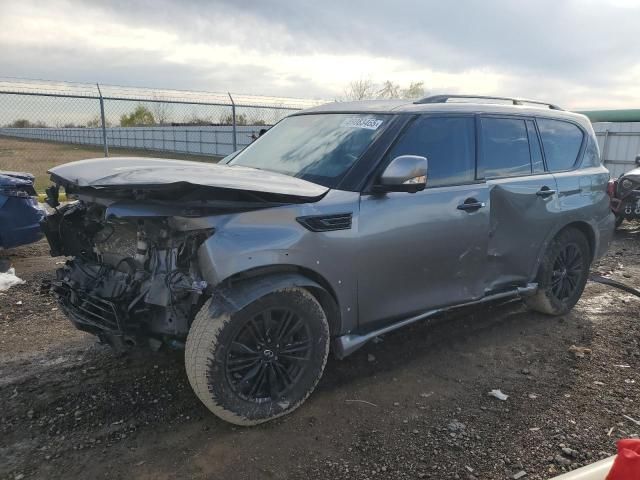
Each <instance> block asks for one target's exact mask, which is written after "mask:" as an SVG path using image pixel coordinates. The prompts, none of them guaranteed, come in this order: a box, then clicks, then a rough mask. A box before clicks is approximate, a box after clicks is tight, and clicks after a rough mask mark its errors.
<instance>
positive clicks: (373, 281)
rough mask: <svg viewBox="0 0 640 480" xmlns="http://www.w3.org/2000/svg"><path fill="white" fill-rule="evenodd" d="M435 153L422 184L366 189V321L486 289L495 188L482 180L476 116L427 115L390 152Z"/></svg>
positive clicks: (362, 313)
mask: <svg viewBox="0 0 640 480" xmlns="http://www.w3.org/2000/svg"><path fill="white" fill-rule="evenodd" d="M400 155H419V156H424V157H427V160H428V162H429V163H428V173H427V187H426V188H425V189H424V190H423V191H420V192H416V193H405V192H394V193H384V194H363V195H362V196H361V200H360V215H359V220H358V229H359V235H360V245H361V247H360V251H359V257H358V272H359V278H358V308H359V318H360V324H361V325H364V324H371V323H375V322H384V321H392V320H395V319H400V318H403V317H407V316H411V315H414V314H418V313H421V312H423V311H425V310H428V309H432V308H437V307H443V306H448V305H453V304H458V303H463V302H466V301H470V300H474V299H477V298H480V297H482V295H483V294H484V288H485V282H484V278H485V275H484V271H485V268H486V266H487V243H488V236H489V208H488V207H489V195H488V189H487V185H486V184H485V183H484V182H477V181H476V180H475V157H476V155H475V119H474V117H473V116H440V117H432V116H421V117H418V118H416V119H415V120H414V121H413V122H412V123H411V124H410V125H409V127H408V128H407V130H406V131H405V132H404V133H403V134H402V136H401V138H400V139H399V140H398V141H397V143H396V144H395V145H394V146H393V147H392V148H391V151H390V153H389V155H388V157H387V159H386V160H387V161H386V162H385V164H386V163H388V161H390V160H391V159H393V158H395V157H397V156H400Z"/></svg>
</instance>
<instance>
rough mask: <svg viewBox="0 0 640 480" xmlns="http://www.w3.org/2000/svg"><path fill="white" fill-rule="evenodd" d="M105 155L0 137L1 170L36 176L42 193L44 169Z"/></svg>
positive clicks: (112, 152)
mask: <svg viewBox="0 0 640 480" xmlns="http://www.w3.org/2000/svg"><path fill="white" fill-rule="evenodd" d="M103 155H104V150H103V149H102V147H92V146H89V145H73V144H68V143H57V142H43V141H38V140H24V139H18V138H10V137H3V136H0V170H8V171H18V172H30V173H33V174H34V175H35V177H36V190H38V192H40V193H44V189H45V188H46V187H47V186H48V185H49V184H50V183H51V182H50V181H49V175H48V174H47V170H48V169H50V168H52V167H55V166H56V165H62V164H63V163H68V162H73V161H75V160H85V159H87V158H97V157H102V156H103ZM109 156H110V157H130V156H134V157H159V158H175V159H178V160H193V161H198V162H216V161H218V160H219V157H208V156H199V155H183V154H179V153H173V152H153V151H145V150H138V149H135V150H133V149H126V148H109Z"/></svg>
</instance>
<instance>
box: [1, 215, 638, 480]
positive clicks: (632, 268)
mask: <svg viewBox="0 0 640 480" xmlns="http://www.w3.org/2000/svg"><path fill="white" fill-rule="evenodd" d="M638 242H640V225H637V224H631V225H625V226H624V228H623V229H622V230H621V231H619V232H618V233H617V234H616V238H615V241H614V244H613V245H612V246H611V248H610V250H609V253H608V255H607V257H606V258H604V259H603V260H602V261H601V262H600V263H599V265H596V266H595V267H594V270H597V271H600V272H607V273H612V276H613V278H616V279H618V280H621V281H624V282H627V283H630V284H632V285H634V286H636V287H637V286H638V284H637V283H636V281H635V279H638V278H640V244H639V243H638ZM9 254H10V255H11V256H12V259H13V262H14V266H15V267H16V270H17V273H18V274H19V275H20V276H21V277H22V278H24V279H25V280H26V281H27V283H26V284H24V285H20V286H17V287H14V288H12V289H11V290H9V291H8V292H5V293H4V294H0V328H1V329H2V335H1V336H0V404H1V405H3V407H2V411H1V412H0V416H1V418H0V458H2V461H1V462H0V478H7V479H14V478H22V477H20V475H24V478H25V479H29V478H48V479H56V478H75V477H81V478H107V477H108V478H140V479H147V478H148V479H151V478H160V479H163V478H207V479H227V478H268V479H285V478H302V479H309V478H311V479H315V478H317V479H324V478H335V479H343V478H344V479H386V478H400V479H404V478H406V479H414V478H433V479H450V478H459V479H473V478H478V479H501V478H504V479H507V478H512V476H513V475H515V474H517V473H518V472H521V471H525V472H527V476H526V477H525V478H528V479H546V478H550V477H552V476H554V475H557V474H559V473H561V472H562V471H565V470H567V469H569V468H575V467H577V466H579V465H585V464H588V463H592V462H594V461H596V460H598V459H600V458H603V457H606V456H609V455H612V454H613V453H615V441H616V440H617V439H619V438H624V437H631V436H635V435H637V434H639V433H640V427H638V426H637V425H635V424H634V423H633V422H631V421H629V420H627V419H626V418H625V417H624V415H627V416H629V417H631V418H634V419H640V388H638V387H639V384H640V375H638V367H640V348H639V343H640V321H639V320H640V319H639V315H640V299H637V298H635V297H632V296H630V295H627V294H624V293H622V292H619V291H617V290H613V289H610V288H608V287H606V286H603V285H599V284H589V285H588V286H587V289H586V291H585V294H584V296H583V298H582V299H581V301H580V302H579V303H578V305H577V306H576V308H575V309H574V311H573V312H572V313H571V314H569V315H566V316H564V317H560V318H551V317H546V316H544V315H541V314H536V313H530V312H528V311H526V310H525V309H524V307H523V306H522V304H521V303H519V302H508V303H499V304H493V305H491V306H485V307H482V308H480V307H475V308H467V309H464V310H459V311H457V312H455V313H452V314H449V315H447V316H445V317H442V318H440V319H438V320H437V321H432V322H429V323H422V324H418V325H414V326H412V327H410V328H407V329H404V330H400V331H398V332H396V333H393V334H389V335H386V336H385V337H384V338H383V339H382V341H381V342H377V343H371V344H369V345H367V346H366V347H365V348H363V349H362V350H361V351H359V352H357V353H356V354H354V355H353V356H351V357H349V358H347V359H346V360H343V361H337V360H330V361H329V363H328V365H327V369H326V371H325V375H324V378H323V379H322V380H321V382H320V384H319V387H318V389H317V390H316V392H315V393H314V394H313V395H312V396H311V398H310V399H309V400H308V401H307V402H306V403H305V404H304V405H303V406H302V407H301V408H300V409H298V410H297V411H296V412H295V413H293V414H292V415H290V416H286V417H283V418H281V419H279V420H276V421H274V422H271V423H268V424H265V425H261V426H258V427H255V428H249V429H246V428H239V427H234V426H232V425H229V424H226V423H224V422H222V421H221V420H219V419H217V418H216V417H214V416H213V415H212V414H211V413H209V412H208V411H207V410H206V409H205V407H204V406H202V405H201V404H200V403H199V401H198V400H197V398H196V397H195V395H194V394H193V393H192V391H191V389H190V388H189V386H188V382H187V379H186V375H185V372H184V367H183V361H182V353H181V352H170V353H168V354H167V353H144V352H137V353H135V354H129V355H123V356H117V355H114V353H112V352H111V351H110V350H109V349H108V348H106V347H103V346H99V345H96V344H95V341H94V338H93V337H91V336H89V335H85V334H83V333H81V332H78V331H76V330H75V329H73V327H71V325H70V323H69V322H68V320H67V319H66V318H64V316H63V315H62V314H61V312H60V311H59V310H58V309H57V306H56V305H55V302H54V301H53V299H52V298H51V297H50V296H49V295H48V294H46V293H45V294H43V293H41V292H40V288H39V287H40V282H41V280H42V279H46V278H51V276H52V275H53V270H54V268H56V262H60V260H61V259H52V258H49V257H48V256H47V248H46V245H45V244H44V243H42V242H41V243H39V244H37V245H34V246H30V247H24V248H21V249H18V250H15V251H13V252H8V253H7V252H5V255H9ZM20 302H21V303H20ZM572 345H576V346H579V347H586V348H588V349H591V353H587V354H585V356H584V357H582V358H580V357H578V356H576V355H575V354H574V353H572V352H571V351H570V347H571V346H572ZM492 389H501V390H502V391H503V392H504V393H506V394H507V395H509V398H508V400H506V401H500V400H498V399H496V398H493V397H490V396H488V395H487V393H488V392H489V391H490V390H492ZM563 448H564V451H563Z"/></svg>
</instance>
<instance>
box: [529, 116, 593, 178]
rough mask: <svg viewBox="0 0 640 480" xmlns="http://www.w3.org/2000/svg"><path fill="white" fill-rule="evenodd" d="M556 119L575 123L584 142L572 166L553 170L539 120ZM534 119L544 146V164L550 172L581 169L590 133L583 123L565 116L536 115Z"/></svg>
mask: <svg viewBox="0 0 640 480" xmlns="http://www.w3.org/2000/svg"><path fill="white" fill-rule="evenodd" d="M539 119H541V120H555V121H556V122H564V123H568V124H570V125H574V126H575V127H577V128H578V130H579V131H580V133H582V142H581V143H580V148H579V149H578V154H577V155H576V159H575V160H574V162H573V164H572V165H571V167H570V168H567V169H565V170H555V171H551V169H550V168H549V164H548V162H547V154H546V152H545V151H544V142H543V141H542V132H540V126H539V125H538V120H539ZM533 120H534V122H535V124H536V130H537V131H538V135H539V137H540V148H542V157H543V158H544V165H545V168H546V170H547V172H548V173H551V174H554V173H566V172H573V171H574V170H578V169H580V166H581V165H582V162H583V160H584V151H585V149H586V140H587V138H588V134H587V132H586V131H585V129H584V128H583V127H582V125H580V124H579V123H577V122H574V121H571V120H569V119H564V118H557V117H547V116H543V115H540V116H535V117H533Z"/></svg>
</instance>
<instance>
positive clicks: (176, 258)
mask: <svg viewBox="0 0 640 480" xmlns="http://www.w3.org/2000/svg"><path fill="white" fill-rule="evenodd" d="M105 212H106V207H105V206H103V205H100V204H98V203H85V202H82V201H78V202H74V203H70V204H68V205H65V206H62V207H60V208H58V209H57V211H56V213H55V214H53V215H50V216H49V217H48V218H47V220H46V222H45V223H44V224H43V229H44V231H45V234H46V236H47V239H48V241H49V244H50V246H51V254H52V255H53V256H66V257H73V258H72V259H70V260H68V261H67V262H66V263H65V265H64V267H62V268H60V269H58V270H57V271H56V279H55V281H53V282H52V291H53V293H54V294H55V295H56V297H57V299H58V302H59V303H60V305H61V307H62V308H63V309H64V310H65V313H66V314H67V315H68V316H69V318H70V319H71V320H72V322H73V323H74V324H75V326H76V327H77V328H79V329H81V330H85V331H87V332H91V333H94V334H96V335H98V337H99V338H100V339H101V340H102V341H104V342H107V343H109V344H111V345H112V346H114V347H116V348H118V347H124V346H126V345H133V344H141V343H144V342H148V343H149V345H150V346H151V347H154V348H158V347H160V346H161V345H162V344H163V343H164V344H168V345H174V346H180V343H181V342H182V341H183V340H184V339H185V338H186V335H187V332H188V330H189V325H190V323H191V320H192V319H193V317H194V315H195V313H196V312H197V311H198V309H199V308H200V307H201V305H202V304H203V303H204V297H205V295H203V293H204V292H205V290H206V288H207V284H206V282H205V281H203V280H202V278H201V277H200V275H199V269H198V264H197V258H196V252H197V249H198V247H199V245H200V244H201V243H202V242H203V241H204V240H205V239H206V238H207V237H208V236H209V235H210V234H211V233H212V232H211V231H203V230H199V231H195V232H193V231H191V232H178V231H175V230H171V228H170V227H169V225H168V222H167V220H166V218H162V217H151V218H143V219H119V218H115V217H112V218H109V219H107V218H105Z"/></svg>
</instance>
